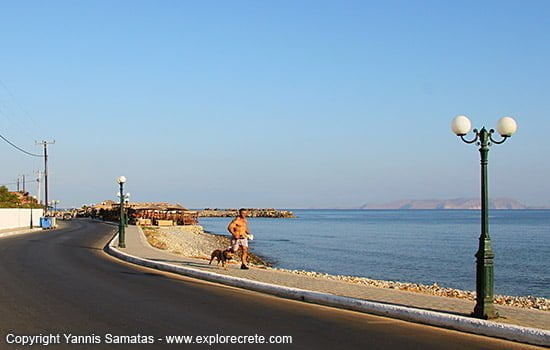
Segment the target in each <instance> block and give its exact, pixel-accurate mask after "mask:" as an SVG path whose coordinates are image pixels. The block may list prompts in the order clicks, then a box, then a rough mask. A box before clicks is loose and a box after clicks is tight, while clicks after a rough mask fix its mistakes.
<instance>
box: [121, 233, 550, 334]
mask: <svg viewBox="0 0 550 350" xmlns="http://www.w3.org/2000/svg"><path fill="white" fill-rule="evenodd" d="M120 251H122V252H124V253H126V254H129V255H133V256H137V257H140V258H145V259H149V260H153V261H157V262H163V263H169V264H173V265H176V266H185V267H192V268H194V269H200V270H203V271H209V272H214V273H218V274H222V275H229V276H234V277H240V278H246V279H251V280H254V281H259V282H265V283H271V284H276V285H281V286H286V287H293V288H300V289H305V290H310V291H316V292H322V293H330V294H334V295H338V296H346V297H352V298H357V299H362V300H367V301H371V302H380V303H386V304H393V305H399V306H406V307H412V308H417V309H423V310H430V311H438V312H444V313H451V314H458V315H461V316H468V314H469V313H470V312H471V311H472V310H473V308H474V304H475V303H474V302H473V301H468V300H463V299H456V298H448V297H441V296H435V295H427V294H420V293H413V292H407V291H400V290H394V289H386V288H377V287H372V286H366V285H362V284H355V283H348V282H343V281H335V280H329V279H325V278H319V277H309V276H304V275H297V274H293V273H289V272H282V271H277V270H272V269H267V268H258V267H251V269H250V270H241V269H239V266H240V265H239V264H230V265H229V266H228V269H227V270H225V269H223V268H222V267H221V265H220V266H219V267H218V266H216V265H214V263H213V264H212V265H208V261H207V260H201V259H192V258H185V257H182V256H178V255H174V254H171V253H168V252H165V251H162V250H159V249H157V248H154V247H152V246H150V245H149V243H147V241H146V238H145V236H144V235H143V233H142V231H141V229H140V228H138V227H136V226H128V228H127V230H126V248H123V249H120ZM496 308H497V310H498V312H499V314H500V316H501V317H500V318H498V319H496V320H493V321H495V322H499V323H508V324H513V325H518V326H523V327H532V328H539V329H544V330H550V312H548V311H540V310H534V309H522V308H516V307H510V306H501V305H496Z"/></svg>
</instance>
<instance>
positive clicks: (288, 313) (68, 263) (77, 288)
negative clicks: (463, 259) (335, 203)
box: [0, 220, 536, 350]
mask: <svg viewBox="0 0 550 350" xmlns="http://www.w3.org/2000/svg"><path fill="white" fill-rule="evenodd" d="M63 225H64V226H65V227H64V228H61V229H58V230H55V231H45V232H40V233H33V234H25V235H19V236H11V237H6V238H0V336H1V339H0V349H15V348H18V349H29V348H30V349H32V348H38V346H33V347H28V346H26V347H23V346H22V345H16V344H8V341H9V342H13V341H16V340H20V341H23V339H24V338H23V337H17V336H22V335H27V336H39V335H43V336H46V335H49V334H52V335H53V339H52V338H48V339H45V338H46V337H42V339H40V338H39V337H35V340H42V341H48V340H49V341H50V342H52V341H53V342H54V343H53V345H50V346H48V347H47V349H58V348H77V349H78V348H89V349H111V348H114V349H126V348H130V349H134V348H151V349H165V348H166V349H168V348H172V347H175V346H171V345H168V344H167V340H166V336H178V335H190V336H199V335H200V336H204V335H211V336H214V335H216V334H219V335H230V336H244V335H252V336H254V335H256V334H257V335H261V336H265V337H266V339H268V337H269V336H292V344H278V345H273V344H271V345H267V344H264V345H257V344H254V345H243V344H238V345H227V344H216V345H212V346H209V345H206V344H200V345H199V344H193V345H179V346H177V348H191V349H192V348H197V349H198V348H211V349H225V348H230V349H264V348H265V349H270V348H278V349H348V348H349V349H409V350H411V349H468V350H471V349H534V348H536V347H531V346H526V345H522V344H518V343H514V342H508V341H504V340H499V339H492V338H487V337H481V336H475V335H469V334H464V333H460V332H455V331H450V330H445V329H439V328H435V327H430V326H424V325H418V324H413V323H408V322H403V321H397V320H392V319H388V318H383V317H378V316H371V315H366V314H361V313H357V312H351V311H344V310H338V309H333V308H328V307H322V306H317V305H311V304H306V303H300V302H296V301H289V300H284V299H280V298H276V297H272V296H267V295H263V294H260V293H256V292H249V291H245V290H240V289H236V288H231V287H225V286H220V285H216V284H212V283H207V282H203V281H199V280H194V279H190V278H185V277H181V276H178V275H173V274H168V273H162V272H158V271H155V270H150V269H145V268H142V267H137V266H134V265H130V264H127V263H123V262H120V261H119V260H116V259H114V258H112V257H110V256H108V255H107V254H105V253H104V251H103V247H104V246H105V244H106V243H107V241H108V239H109V238H110V237H111V236H112V234H113V232H114V227H113V226H110V225H107V224H103V223H98V222H92V221H88V220H74V221H72V222H69V223H64V224H63ZM57 334H59V339H56V338H55V337H56V336H57ZM68 334H72V335H80V336H88V337H86V338H81V339H80V341H86V342H88V344H84V345H74V344H66V343H65V342H66V339H65V338H64V335H68ZM109 334H110V335H114V336H115V337H111V336H109ZM137 335H141V336H145V337H148V336H150V337H149V338H146V340H147V341H154V344H148V345H143V344H137V345H136V344H131V345H129V344H125V345H120V344H118V345H114V344H107V343H106V341H117V340H120V341H143V340H144V339H138V337H136V336H137ZM118 336H124V337H123V338H117V337H118ZM256 339H257V338H256ZM29 340H30V339H29ZM57 340H59V342H60V343H61V344H60V345H57V344H55V342H57ZM222 340H223V339H222ZM241 340H242V339H241ZM99 342H100V343H99Z"/></svg>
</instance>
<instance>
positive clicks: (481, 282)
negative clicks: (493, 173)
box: [451, 115, 517, 319]
mask: <svg viewBox="0 0 550 350" xmlns="http://www.w3.org/2000/svg"><path fill="white" fill-rule="evenodd" d="M451 128H452V130H453V132H454V133H455V134H456V135H457V136H460V138H461V139H462V141H464V142H466V143H476V145H477V146H480V148H479V153H480V155H481V235H480V236H479V249H478V251H477V253H476V255H475V256H476V258H477V262H476V306H475V308H474V312H473V313H472V315H473V316H474V317H477V318H483V319H490V318H497V317H498V313H497V311H496V310H495V307H494V305H493V279H494V276H493V259H494V257H495V254H494V253H493V249H492V248H491V238H490V236H489V192H488V186H487V163H488V155H489V147H490V146H491V145H492V144H497V145H498V144H501V143H504V141H506V139H507V138H509V137H510V136H512V135H513V134H514V133H515V132H516V130H517V124H516V121H515V120H514V119H513V118H511V117H504V118H501V119H500V120H499V121H498V124H497V131H498V133H499V134H500V136H501V137H502V139H501V140H498V141H497V140H495V139H493V133H494V132H495V131H494V130H493V129H491V130H489V131H487V129H485V127H483V128H482V129H481V130H478V129H474V130H473V132H474V135H475V137H474V138H473V139H472V140H467V139H466V138H465V137H464V136H466V134H468V133H469V132H470V129H471V128H472V123H471V122H470V119H468V118H467V117H466V116H463V115H459V116H457V117H455V118H454V119H453V122H452V124H451Z"/></svg>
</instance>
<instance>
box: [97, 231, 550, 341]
mask: <svg viewBox="0 0 550 350" xmlns="http://www.w3.org/2000/svg"><path fill="white" fill-rule="evenodd" d="M115 241H117V239H116V237H113V239H112V240H111V241H110V242H109V244H108V245H107V252H108V253H109V254H111V255H113V256H115V257H117V258H119V259H122V260H125V261H128V262H131V263H134V264H138V265H142V266H147V267H151V268H154V269H157V270H162V271H167V272H173V273H177V274H180V275H185V276H189V277H193V278H199V279H203V280H207V281H210V282H217V283H222V284H225V285H229V286H233V287H239V288H244V289H249V290H253V291H257V292H262V293H267V294H271V295H275V296H278V297H283V298H287V299H294V300H300V301H305V302H309V303H315V304H321V305H326V306H333V307H338V308H343V309H348V310H353V311H359V312H364V313H368V314H373V315H379V316H385V317H390V318H396V319H400V320H404V321H412V322H417V323H424V324H427V325H431V326H438V327H444V328H450V329H455V330H458V331H463V332H468V333H474V334H480V335H486V336H490V337H496V338H503V339H507V340H513V341H518V342H522V343H528V344H534V345H542V346H550V331H546V330H543V329H537V328H529V327H521V326H515V325H510V324H502V323H496V322H491V321H486V320H480V319H475V318H468V317H464V316H458V315H452V314H446V313H441V312H435V311H427V310H421V309H415V308H409V307H404V306H397V305H389V304H383V303H375V302H371V301H366V300H361V299H355V298H350V297H343V296H338V295H333V294H328V293H321V292H314V291H309V290H304V289H299V288H291V287H284V286H279V285H275V284H270V283H264V282H258V281H253V280H248V279H245V278H239V277H233V276H226V275H221V274H217V273H214V272H209V271H202V270H198V269H194V268H191V267H183V266H176V265H171V264H167V263H163V262H158V261H153V260H149V259H145V258H140V257H137V256H132V255H129V254H126V253H123V252H121V251H120V250H118V249H116V248H115V247H114V246H115Z"/></svg>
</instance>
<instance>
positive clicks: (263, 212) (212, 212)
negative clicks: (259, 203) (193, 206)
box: [198, 208, 296, 218]
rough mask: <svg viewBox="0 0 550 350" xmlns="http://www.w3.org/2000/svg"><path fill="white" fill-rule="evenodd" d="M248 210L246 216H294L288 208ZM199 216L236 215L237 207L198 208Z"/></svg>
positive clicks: (219, 216) (218, 216) (220, 216)
mask: <svg viewBox="0 0 550 350" xmlns="http://www.w3.org/2000/svg"><path fill="white" fill-rule="evenodd" d="M246 210H247V211H248V217H252V218H295V217H296V216H294V213H293V212H291V211H288V210H277V209H273V208H267V209H257V208H246ZM198 212H199V217H203V218H222V217H236V216H237V215H238V212H239V210H238V209H210V208H207V209H204V210H199V211H198Z"/></svg>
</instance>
